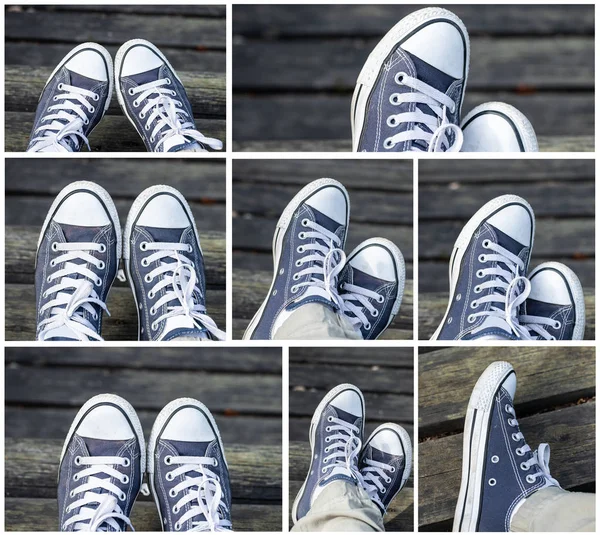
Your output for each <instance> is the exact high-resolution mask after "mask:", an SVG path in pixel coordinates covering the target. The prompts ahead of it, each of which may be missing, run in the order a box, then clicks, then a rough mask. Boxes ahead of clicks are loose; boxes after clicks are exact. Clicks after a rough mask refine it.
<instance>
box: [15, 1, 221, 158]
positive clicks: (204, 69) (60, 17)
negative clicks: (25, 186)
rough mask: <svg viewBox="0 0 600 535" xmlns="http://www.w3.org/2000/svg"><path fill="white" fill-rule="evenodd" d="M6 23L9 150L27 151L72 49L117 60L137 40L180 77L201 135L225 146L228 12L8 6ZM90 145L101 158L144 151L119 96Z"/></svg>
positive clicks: (205, 8)
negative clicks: (93, 49)
mask: <svg viewBox="0 0 600 535" xmlns="http://www.w3.org/2000/svg"><path fill="white" fill-rule="evenodd" d="M5 22H6V24H5V37H6V44H5V58H6V71H5V111H6V128H5V147H6V150H7V151H24V150H25V149H26V147H27V143H28V140H29V135H30V132H31V126H32V123H33V118H34V114H35V109H36V107H37V102H38V99H39V96H40V93H41V91H42V89H43V87H44V84H45V83H46V80H47V79H48V76H49V75H50V73H51V72H52V70H53V69H54V68H55V67H56V65H57V64H58V63H59V62H60V60H62V58H63V57H64V56H65V55H66V54H67V53H68V52H69V51H70V50H71V49H72V48H74V47H75V46H77V45H79V44H81V43H84V42H86V41H93V42H97V43H99V44H101V45H103V46H105V47H106V48H107V50H108V51H109V52H110V54H111V55H112V57H113V58H114V57H115V55H116V52H117V50H118V49H119V47H120V46H121V45H122V44H123V43H125V42H126V41H128V40H130V39H137V38H141V39H147V40H149V41H150V42H152V43H153V44H155V45H156V46H157V47H159V48H160V49H161V51H162V52H163V53H164V54H165V56H166V57H167V59H168V60H169V62H170V63H171V65H172V66H173V68H174V69H175V70H176V71H177V74H178V75H179V77H180V78H181V80H182V82H183V85H184V87H185V88H186V92H187V94H188V97H189V99H190V102H191V105H192V109H193V110H194V117H195V119H196V125H197V127H198V129H199V130H200V131H201V132H202V133H204V134H205V135H206V136H209V137H216V138H218V139H220V140H222V141H223V143H225V137H226V136H225V132H226V128H225V115H226V112H225V107H226V106H225V42H226V39H225V6H223V5H215V6H209V5H206V6H204V5H170V4H165V5H156V6H155V5H145V6H142V5H135V6H119V5H114V4H113V5H102V6H93V5H91V6H89V5H63V6H60V5H53V6H19V5H13V6H8V7H6V10H5ZM90 146H91V149H92V150H93V151H106V152H122V151H125V152H127V151H145V150H146V149H145V147H144V145H143V143H142V141H141V139H140V137H139V136H138V134H137V132H136V131H135V129H134V127H133V126H132V125H131V124H130V123H129V121H128V120H127V119H126V118H125V116H124V115H123V112H122V111H121V108H120V107H119V104H118V102H117V97H116V94H113V98H112V101H111V104H110V107H109V109H108V111H107V113H106V115H105V116H104V118H103V119H102V121H101V122H100V124H99V125H98V127H97V128H96V129H95V130H94V132H93V133H92V135H91V136H90ZM84 150H87V149H84Z"/></svg>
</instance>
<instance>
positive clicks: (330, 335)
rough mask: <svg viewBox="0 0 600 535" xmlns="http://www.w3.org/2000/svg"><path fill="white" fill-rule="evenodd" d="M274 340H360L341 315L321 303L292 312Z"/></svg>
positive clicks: (276, 333)
mask: <svg viewBox="0 0 600 535" xmlns="http://www.w3.org/2000/svg"><path fill="white" fill-rule="evenodd" d="M273 338H274V340H362V337H361V336H360V334H358V333H357V332H356V330H355V329H354V327H352V324H351V323H350V321H349V320H348V318H346V317H345V316H344V315H343V314H336V313H335V312H333V310H331V309H330V308H329V307H327V306H325V305H323V304H321V303H307V304H306V305H302V306H301V307H298V309H297V310H294V312H292V314H291V315H290V317H289V318H288V319H287V320H285V321H284V322H283V325H282V326H281V327H279V329H277V331H276V332H275V336H274V337H273Z"/></svg>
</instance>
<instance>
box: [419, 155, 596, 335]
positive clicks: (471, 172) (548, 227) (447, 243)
mask: <svg viewBox="0 0 600 535" xmlns="http://www.w3.org/2000/svg"><path fill="white" fill-rule="evenodd" d="M507 193H512V194H515V195H520V196H521V197H523V198H524V199H525V200H527V201H528V202H529V204H531V206H532V208H533V210H534V213H535V216H536V231H535V240H534V245H533V255H532V259H531V263H530V266H531V268H532V269H533V268H534V267H535V266H537V265H538V264H541V263H542V262H546V261H549V260H552V261H557V262H562V263H564V264H566V265H568V266H569V267H570V268H571V269H572V270H573V271H574V272H575V273H576V274H577V276H578V277H579V279H580V280H581V284H582V286H583V288H584V292H585V302H586V331H585V338H586V339H591V340H593V339H594V333H595V312H596V311H595V298H594V288H595V283H594V280H595V230H594V220H595V203H594V199H595V187H594V160H502V161H499V160H462V161H458V160H454V161H453V160H445V161H441V160H438V161H424V160H422V161H420V162H419V338H420V339H421V340H423V339H428V338H429V337H430V336H431V335H432V334H433V332H434V331H435V329H436V328H437V327H438V325H439V322H440V321H441V319H442V317H443V315H444V313H445V311H446V307H447V305H448V262H449V259H450V254H451V253H452V247H453V245H454V241H455V240H456V238H457V237H458V235H459V234H460V231H461V229H462V227H463V226H464V224H465V223H466V222H467V221H468V220H469V219H470V218H471V216H472V215H473V214H474V213H475V212H476V211H477V210H478V209H479V208H481V206H483V205H484V204H485V203H486V202H488V201H489V200H491V199H493V198H494V197H496V196H499V195H504V194H507Z"/></svg>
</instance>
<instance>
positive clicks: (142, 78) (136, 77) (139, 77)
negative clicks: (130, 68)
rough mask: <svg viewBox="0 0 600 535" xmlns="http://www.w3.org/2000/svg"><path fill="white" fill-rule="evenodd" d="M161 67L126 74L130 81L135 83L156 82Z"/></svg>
mask: <svg viewBox="0 0 600 535" xmlns="http://www.w3.org/2000/svg"><path fill="white" fill-rule="evenodd" d="M161 68H162V66H161V67H156V69H150V70H149V71H145V72H140V73H138V74H130V75H129V76H127V78H129V79H130V80H131V81H133V82H135V83H136V84H137V85H144V84H148V83H150V82H156V80H159V79H160V69H161Z"/></svg>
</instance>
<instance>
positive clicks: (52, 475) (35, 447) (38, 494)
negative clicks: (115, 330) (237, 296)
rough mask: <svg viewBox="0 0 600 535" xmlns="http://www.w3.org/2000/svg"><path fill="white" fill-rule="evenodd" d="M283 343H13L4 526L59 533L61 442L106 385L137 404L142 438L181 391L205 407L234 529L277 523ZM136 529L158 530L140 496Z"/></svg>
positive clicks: (147, 500) (273, 527) (149, 504)
mask: <svg viewBox="0 0 600 535" xmlns="http://www.w3.org/2000/svg"><path fill="white" fill-rule="evenodd" d="M281 386H282V384H281V350H279V349H276V348H260V349H252V348H250V349H243V348H223V347H208V346H207V347H203V348H201V349H200V348H154V349H153V350H152V351H151V353H149V352H148V351H146V350H145V349H143V348H127V349H126V348H75V347H73V348H68V349H65V348H48V347H46V348H38V347H36V348H9V349H7V350H6V368H5V390H6V400H5V403H6V406H5V433H6V448H5V450H6V451H5V467H6V471H5V500H6V507H5V510H6V519H5V528H6V530H7V531H56V529H57V526H58V520H57V519H58V513H57V504H56V478H57V473H58V462H59V459H60V450H61V448H62V444H63V441H64V438H65V436H66V433H67V431H68V430H69V426H70V425H71V422H72V420H73V418H74V417H75V415H76V414H77V411H78V410H79V408H80V407H81V405H83V403H85V401H87V400H88V399H89V398H90V397H92V396H94V395H96V394H100V393H104V392H112V393H116V394H119V395H121V396H122V397H124V398H125V399H127V400H128V401H129V402H130V403H131V404H132V405H133V406H134V408H135V409H136V411H137V412H138V416H139V417H140V421H141V423H142V427H143V428H144V432H145V435H146V437H148V436H149V434H150V430H151V428H152V424H153V422H154V419H155V418H156V416H157V414H158V412H159V411H160V410H161V409H162V408H163V407H164V405H166V404H167V403H168V402H169V401H171V400H173V399H175V398H178V397H183V396H189V397H194V398H196V399H199V400H200V401H202V402H203V403H204V404H206V405H207V407H208V408H209V409H210V410H211V412H212V413H213V415H214V416H215V419H216V421H217V425H218V426H219V430H220V432H221V436H222V438H223V441H224V445H225V452H226V456H227V461H228V463H229V470H230V475H231V490H232V496H233V505H232V517H233V525H234V528H235V529H236V530H241V531H281V527H282V526H281V521H282V512H281V500H282V494H281V493H282V481H281V474H282V473H281V470H282V468H281ZM132 522H133V525H134V527H135V528H136V530H137V531H142V532H143V531H160V530H161V526H160V520H159V518H158V514H157V512H156V507H155V505H154V502H153V501H152V498H151V497H143V496H141V495H140V496H139V498H138V503H137V505H135V507H134V509H133V515H132Z"/></svg>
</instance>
